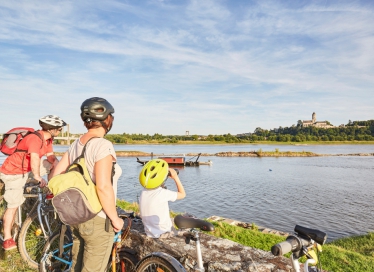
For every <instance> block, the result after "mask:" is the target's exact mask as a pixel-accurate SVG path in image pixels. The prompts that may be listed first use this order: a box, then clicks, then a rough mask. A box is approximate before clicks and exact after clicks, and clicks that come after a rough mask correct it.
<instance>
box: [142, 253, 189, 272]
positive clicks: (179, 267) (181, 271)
mask: <svg viewBox="0 0 374 272" xmlns="http://www.w3.org/2000/svg"><path fill="white" fill-rule="evenodd" d="M153 256H157V257H159V258H161V259H164V260H165V261H167V262H169V263H170V264H171V265H172V266H173V267H174V268H175V270H177V271H178V272H187V271H186V269H185V268H184V267H183V265H182V264H181V263H180V262H178V261H177V259H175V258H174V257H172V256H170V255H169V254H167V253H164V252H152V253H150V254H148V255H147V256H145V257H144V258H143V260H144V259H147V258H150V257H153ZM137 268H138V267H136V269H137Z"/></svg>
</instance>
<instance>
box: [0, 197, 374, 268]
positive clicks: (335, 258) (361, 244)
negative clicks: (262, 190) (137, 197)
mask: <svg viewBox="0 0 374 272" xmlns="http://www.w3.org/2000/svg"><path fill="white" fill-rule="evenodd" d="M117 205H118V206H119V207H121V208H122V209H125V210H133V211H138V206H137V204H136V203H129V202H126V201H123V200H121V201H118V202H117ZM171 215H172V216H175V215H176V213H173V212H172V213H171ZM212 223H213V224H214V225H215V231H214V232H213V233H210V234H212V235H214V236H217V237H221V238H224V239H229V240H232V241H234V242H237V243H240V244H242V245H245V246H250V247H253V248H258V249H261V250H265V251H270V249H271V247H272V246H273V245H274V244H276V243H279V242H281V241H284V240H285V237H281V236H277V235H274V234H264V233H261V232H259V231H258V230H257V229H256V226H255V225H253V228H252V229H246V228H242V227H237V226H232V225H229V224H227V223H224V222H212ZM0 252H1V254H0V257H1V261H0V271H4V272H13V271H19V272H31V271H35V270H32V269H30V268H28V267H27V264H26V263H25V262H24V261H23V260H22V259H21V257H20V255H19V253H18V252H17V251H12V252H8V253H6V252H4V251H3V250H2V249H1V250H0ZM321 264H322V267H323V269H324V270H327V271H331V272H332V271H334V272H358V271H374V233H368V234H366V235H360V236H355V237H346V238H343V239H339V240H335V241H332V242H330V243H328V244H325V245H324V246H323V252H322V255H321Z"/></svg>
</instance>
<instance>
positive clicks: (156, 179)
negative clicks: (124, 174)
mask: <svg viewBox="0 0 374 272" xmlns="http://www.w3.org/2000/svg"><path fill="white" fill-rule="evenodd" d="M168 174H169V165H168V163H167V162H166V161H164V160H161V159H154V160H150V161H149V162H147V163H146V164H145V165H144V166H143V168H142V171H140V174H139V182H140V184H141V185H142V186H143V187H144V188H146V189H155V188H157V187H160V186H161V185H162V184H163V183H164V182H165V180H166V179H167V177H168Z"/></svg>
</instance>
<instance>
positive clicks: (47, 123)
mask: <svg viewBox="0 0 374 272" xmlns="http://www.w3.org/2000/svg"><path fill="white" fill-rule="evenodd" d="M39 125H40V126H41V127H42V128H43V129H45V130H49V129H55V128H60V127H63V126H66V123H65V121H64V120H62V119H61V118H60V117H58V116H57V115H52V114H51V115H46V116H43V117H42V118H40V119H39Z"/></svg>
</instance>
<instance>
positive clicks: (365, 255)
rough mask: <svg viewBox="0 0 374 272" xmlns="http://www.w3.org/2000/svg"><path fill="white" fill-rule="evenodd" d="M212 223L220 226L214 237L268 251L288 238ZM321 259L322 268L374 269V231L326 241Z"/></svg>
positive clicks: (350, 271) (351, 271) (349, 271)
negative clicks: (329, 241)
mask: <svg viewBox="0 0 374 272" xmlns="http://www.w3.org/2000/svg"><path fill="white" fill-rule="evenodd" d="M212 223H213V224H214V226H215V228H216V229H215V231H214V232H213V233H212V234H213V235H214V236H217V237H221V238H224V239H228V240H232V241H234V242H237V243H239V244H242V245H245V246H250V247H254V248H258V249H262V250H266V251H270V250H271V247H272V246H273V245H275V244H277V243H279V242H282V241H284V240H285V237H281V236H276V235H273V234H263V233H260V232H258V231H256V230H251V229H244V228H241V227H236V226H232V225H229V224H227V223H224V222H218V223H217V222H212ZM287 257H289V255H287ZM304 261H305V259H304ZM320 261H321V264H322V268H323V269H324V270H327V271H334V272H361V271H362V272H364V271H374V233H369V234H366V235H361V236H354V237H347V238H343V239H339V240H336V241H333V242H331V243H328V244H325V245H324V246H323V252H322V254H321V260H320Z"/></svg>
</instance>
